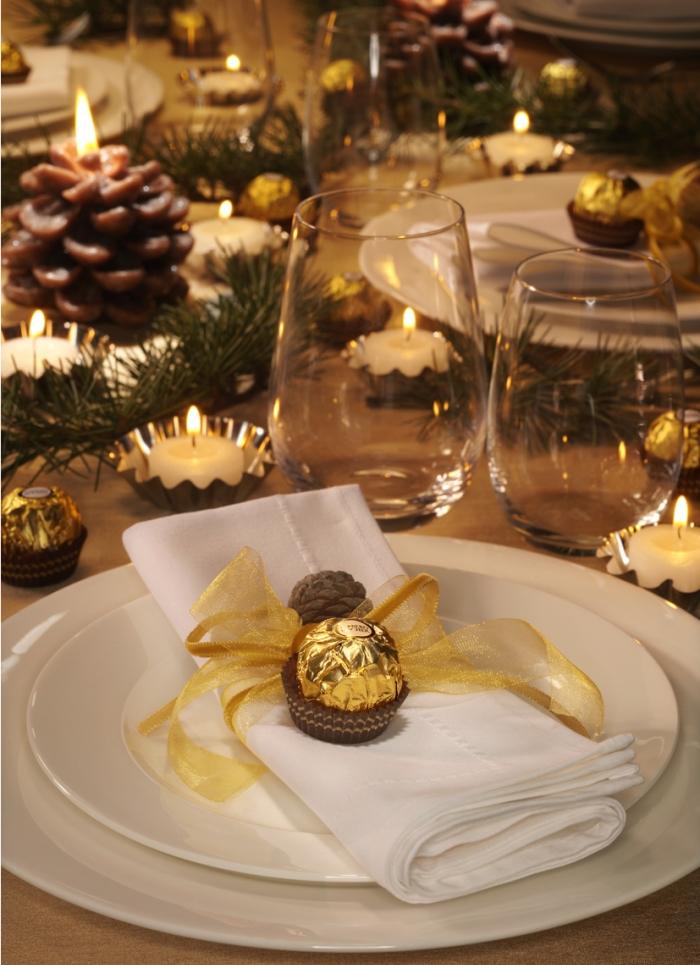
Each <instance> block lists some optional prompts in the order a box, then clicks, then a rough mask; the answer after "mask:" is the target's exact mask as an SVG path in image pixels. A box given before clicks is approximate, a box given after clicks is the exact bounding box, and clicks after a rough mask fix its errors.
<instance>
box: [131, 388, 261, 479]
mask: <svg viewBox="0 0 700 965" xmlns="http://www.w3.org/2000/svg"><path fill="white" fill-rule="evenodd" d="M186 431H187V435H185V436H175V437H173V438H171V439H162V440H161V441H160V442H157V443H156V444H155V445H154V446H153V448H152V449H151V451H150V452H149V454H148V475H149V477H150V478H153V477H155V476H158V477H160V480H161V482H162V483H163V486H164V487H165V488H166V489H174V488H175V486H177V485H178V484H179V483H181V482H184V481H186V480H189V481H190V482H191V483H193V484H194V485H195V486H196V487H197V488H198V489H206V487H207V486H209V485H210V484H211V483H213V482H214V480H215V479H220V480H222V482H225V483H227V484H228V485H229V486H235V485H237V484H238V483H239V482H240V481H241V477H242V476H243V451H242V450H241V449H240V448H239V447H238V446H237V445H236V443H235V442H234V441H233V439H225V438H223V437H222V436H210V435H202V434H201V432H202V418H201V416H200V414H199V410H198V409H197V407H196V406H194V405H193V406H190V408H189V409H188V411H187V422H186Z"/></svg>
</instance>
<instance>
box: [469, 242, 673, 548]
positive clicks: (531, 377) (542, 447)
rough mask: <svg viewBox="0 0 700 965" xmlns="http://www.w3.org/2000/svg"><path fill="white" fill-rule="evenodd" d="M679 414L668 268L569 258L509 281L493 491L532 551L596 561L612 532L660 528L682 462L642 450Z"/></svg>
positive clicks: (492, 405)
mask: <svg viewBox="0 0 700 965" xmlns="http://www.w3.org/2000/svg"><path fill="white" fill-rule="evenodd" d="M682 408H683V382H682V353H681V342H680V329H679V324H678V318H677V314H676V305H675V297H674V291H673V287H672V284H671V280H670V275H669V271H668V269H667V268H666V266H665V265H663V264H661V262H659V261H656V260H654V259H653V258H649V257H647V256H645V255H642V254H637V253H634V252H624V251H619V250H612V249H595V248H589V249H585V248H584V249H580V248H575V249H573V248H572V249H563V250H561V251H553V252H547V253H545V254H540V255H535V256H534V257H532V258H528V259H527V260H526V261H524V262H522V263H521V264H520V265H519V266H518V268H517V269H516V271H515V274H514V276H513V279H512V280H511V284H510V288H509V291H508V295H507V298H506V304H505V309H504V313H503V319H502V322H501V327H500V331H499V334H498V336H497V339H496V347H495V358H494V365H493V372H492V379H491V390H490V396H489V419H488V443H487V448H488V461H489V471H490V475H491V482H492V484H493V486H494V489H495V491H496V493H497V494H498V496H499V498H500V501H501V503H502V505H503V508H504V509H505V512H506V515H507V516H508V518H509V520H510V522H511V523H512V524H513V526H514V527H515V528H516V529H517V530H518V531H520V532H521V533H523V534H524V535H525V536H526V537H527V538H528V539H529V540H531V541H532V542H533V543H536V544H538V545H541V546H543V547H546V548H549V549H552V550H559V551H562V552H569V553H573V554H586V553H593V552H595V550H596V549H597V547H598V546H599V545H600V544H601V542H602V540H603V539H604V538H605V537H606V536H607V535H608V534H609V533H611V532H614V531H617V530H622V529H624V528H626V527H628V526H634V525H642V524H646V523H654V522H658V519H659V517H660V514H661V513H662V512H663V510H664V508H665V507H666V504H667V502H668V500H669V498H670V496H671V495H672V493H673V490H674V487H675V484H676V481H677V478H678V473H679V470H680V464H681V451H680V440H679V444H678V447H677V449H676V448H673V451H668V452H666V453H665V456H666V458H664V459H663V460H661V459H658V458H656V457H655V456H654V455H653V453H651V452H649V451H648V450H647V446H646V445H645V443H646V442H647V441H648V440H647V435H648V431H649V427H650V426H651V424H652V422H653V421H654V420H655V419H656V418H657V417H658V416H660V415H662V414H663V413H668V412H677V411H680V410H682Z"/></svg>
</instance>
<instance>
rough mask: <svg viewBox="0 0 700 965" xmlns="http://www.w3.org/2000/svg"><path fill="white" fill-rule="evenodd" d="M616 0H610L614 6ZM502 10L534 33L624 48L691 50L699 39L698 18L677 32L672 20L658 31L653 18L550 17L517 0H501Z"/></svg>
mask: <svg viewBox="0 0 700 965" xmlns="http://www.w3.org/2000/svg"><path fill="white" fill-rule="evenodd" d="M612 4H614V0H611V6H612ZM500 6H501V9H502V10H503V13H506V14H508V16H509V17H512V19H513V21H514V23H515V26H516V27H519V28H520V29H521V30H529V31H530V32H531V33H537V34H544V35H545V36H547V37H566V38H568V39H569V40H579V41H584V42H586V43H591V44H595V45H597V46H601V47H611V48H615V49H621V48H625V47H637V48H644V47H648V48H651V49H652V50H653V51H654V52H655V53H657V54H660V53H662V52H665V51H673V50H688V51H693V50H696V49H697V47H698V43H700V39H699V31H700V27H699V26H698V25H697V24H698V22H697V21H691V22H690V23H691V26H692V27H693V29H689V30H687V31H683V30H681V29H679V30H678V32H676V31H675V29H674V28H673V26H670V27H669V26H668V24H669V23H672V21H671V22H669V21H666V22H664V21H660V22H659V26H658V28H657V31H656V33H655V32H654V31H652V30H649V29H647V27H648V24H649V23H651V21H641V26H639V27H638V25H637V22H636V21H635V20H632V21H629V20H628V19H625V21H624V23H623V24H622V25H621V24H620V22H619V21H618V23H617V26H615V21H614V20H613V21H612V22H611V23H610V24H607V23H605V21H604V19H603V18H602V17H601V18H598V17H577V18H576V19H575V20H574V19H559V18H558V17H556V16H554V17H552V16H551V15H550V16H548V17H545V16H542V15H539V16H538V15H537V14H536V13H535V12H534V10H533V11H530V10H529V9H524V8H523V7H522V6H521V5H520V4H519V3H518V0H501V3H500Z"/></svg>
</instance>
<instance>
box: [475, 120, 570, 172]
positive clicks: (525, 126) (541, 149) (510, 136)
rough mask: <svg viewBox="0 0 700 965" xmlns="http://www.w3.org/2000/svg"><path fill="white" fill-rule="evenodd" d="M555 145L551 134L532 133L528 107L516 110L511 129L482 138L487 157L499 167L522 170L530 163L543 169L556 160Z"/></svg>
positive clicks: (531, 165)
mask: <svg viewBox="0 0 700 965" xmlns="http://www.w3.org/2000/svg"><path fill="white" fill-rule="evenodd" d="M555 146H556V141H555V140H554V138H552V137H547V136H546V135H544V134H533V133H531V131H530V118H529V117H528V114H527V111H518V112H517V113H516V114H515V117H514V118H513V129H512V131H503V132H502V133H501V134H492V135H491V136H490V137H486V138H484V148H485V151H486V154H487V156H488V159H489V161H490V162H491V164H492V165H493V166H494V167H496V168H498V169H499V170H501V169H503V168H506V169H509V168H510V169H512V170H514V171H525V170H526V169H527V168H530V167H534V168H539V169H540V170H546V169H547V168H548V167H551V166H552V164H553V163H554V161H555V160H556V157H555Z"/></svg>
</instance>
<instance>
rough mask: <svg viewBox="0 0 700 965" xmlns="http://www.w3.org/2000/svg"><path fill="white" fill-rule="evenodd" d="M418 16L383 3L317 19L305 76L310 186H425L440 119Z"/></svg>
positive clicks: (435, 164)
mask: <svg viewBox="0 0 700 965" xmlns="http://www.w3.org/2000/svg"><path fill="white" fill-rule="evenodd" d="M439 92H440V70H439V67H438V60H437V53H436V50H435V45H434V43H433V40H432V37H431V35H430V34H429V32H428V30H427V28H426V26H425V22H424V21H423V20H422V19H421V18H417V19H416V20H413V21H412V20H400V19H398V18H396V17H395V16H394V17H393V19H392V14H391V9H379V8H377V7H374V8H362V7H359V8H352V9H346V10H340V11H334V12H332V13H329V14H326V15H324V16H322V17H321V18H320V19H319V21H318V25H317V30H316V41H315V45H314V50H313V56H312V63H311V68H310V70H309V74H308V78H307V83H306V103H305V112H304V126H303V145H304V154H305V159H306V167H307V175H308V178H309V183H310V184H311V187H312V189H313V190H314V191H329V190H333V189H337V188H348V187H356V188H359V187H393V188H408V189H411V188H434V187H435V185H436V184H437V180H438V176H439V172H440V154H441V149H442V142H443V133H444V130H443V129H444V122H443V119H442V115H441V113H440V110H439V106H438V96H439Z"/></svg>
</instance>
